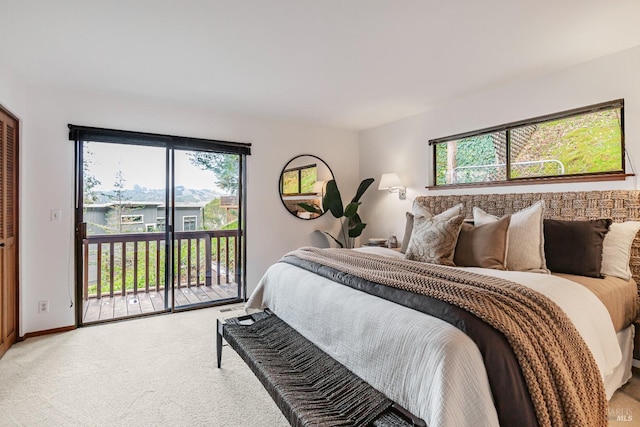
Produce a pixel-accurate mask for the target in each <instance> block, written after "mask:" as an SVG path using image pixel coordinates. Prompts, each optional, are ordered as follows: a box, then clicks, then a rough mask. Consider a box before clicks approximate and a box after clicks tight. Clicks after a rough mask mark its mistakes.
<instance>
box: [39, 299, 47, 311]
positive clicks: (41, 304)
mask: <svg viewBox="0 0 640 427" xmlns="http://www.w3.org/2000/svg"><path fill="white" fill-rule="evenodd" d="M48 312H49V300H44V301H38V313H48Z"/></svg>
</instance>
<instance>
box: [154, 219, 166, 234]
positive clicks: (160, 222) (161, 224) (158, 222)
mask: <svg viewBox="0 0 640 427" xmlns="http://www.w3.org/2000/svg"><path fill="white" fill-rule="evenodd" d="M165 224H166V223H165V220H164V218H157V219H156V229H157V230H158V231H165V230H166V228H165Z"/></svg>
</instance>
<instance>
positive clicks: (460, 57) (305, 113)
mask: <svg viewBox="0 0 640 427" xmlns="http://www.w3.org/2000/svg"><path fill="white" fill-rule="evenodd" d="M638 17H640V1H638V0H615V1H603V0H561V1H559V0H535V1H533V0H526V1H525V0H518V1H513V0H483V1H478V0H447V1H445V0H315V1H314V0H174V1H169V0H101V1H99V0H58V1H49V0H39V1H35V0H0V39H1V40H3V49H2V59H0V62H3V63H4V64H5V65H4V66H7V65H9V67H10V68H11V69H12V70H13V71H14V72H15V73H16V74H17V75H20V76H22V77H23V78H24V79H25V80H26V81H37V82H39V83H41V84H46V85H55V86H62V87H74V88H77V89H80V90H90V91H94V90H95V91H108V92H113V93H126V94H132V95H135V96H141V97H145V98H147V99H153V100H155V99H157V100H162V101H170V102H176V103H187V104H193V105H194V106H199V107H206V108H210V109H214V110H218V111H224V112H229V113H233V114H242V115H247V116H252V117H265V118H272V119H278V120H292V121H301V122H309V123H315V124H319V125H326V126H333V127H340V128H346V129H353V130H363V129H368V128H372V127H375V126H378V125H381V124H384V123H388V122H391V121H394V120H398V119H401V118H404V117H407V116H410V115H412V114H417V113H419V112H422V111H425V110H428V109H429V108H432V107H433V106H435V105H438V104H441V103H445V102H448V101H450V100H452V99H455V98H458V97H460V96H463V95H465V94H470V93H473V92H477V91H482V90H486V89H489V88H491V87H495V86H497V85H502V84H505V83H508V82H511V81H517V80H520V79H525V78H529V77H532V76H535V75H540V74H544V73H550V72H554V71H557V70H560V69H564V68H567V67H570V66H572V65H574V64H578V63H581V62H585V61H589V60H591V59H594V58H598V57H602V56H605V55H607V54H610V53H613V52H618V51H621V50H625V49H628V48H631V47H634V46H639V45H640V26H639V25H637V20H638Z"/></svg>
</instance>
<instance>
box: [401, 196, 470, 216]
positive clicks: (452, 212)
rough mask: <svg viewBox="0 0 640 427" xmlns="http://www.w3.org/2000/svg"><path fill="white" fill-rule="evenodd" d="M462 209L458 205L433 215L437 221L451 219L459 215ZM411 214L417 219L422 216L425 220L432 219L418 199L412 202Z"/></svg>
mask: <svg viewBox="0 0 640 427" xmlns="http://www.w3.org/2000/svg"><path fill="white" fill-rule="evenodd" d="M463 209H464V205H463V204H462V203H458V204H457V205H455V206H453V207H451V208H449V209H447V210H446V211H444V212H441V213H439V214H438V215H435V217H437V218H439V219H449V218H453V217H454V216H458V215H460V214H461V213H462V210H463ZM411 212H412V213H413V216H414V217H418V216H423V217H425V218H433V217H434V215H433V214H432V213H431V211H430V210H429V209H427V207H426V206H424V205H423V204H422V203H420V201H419V200H418V199H415V200H414V201H413V207H412V208H411Z"/></svg>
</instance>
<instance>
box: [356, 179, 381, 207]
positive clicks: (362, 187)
mask: <svg viewBox="0 0 640 427" xmlns="http://www.w3.org/2000/svg"><path fill="white" fill-rule="evenodd" d="M373 181H375V179H373V178H367V179H363V180H362V182H361V183H360V185H359V186H358V191H356V195H355V196H354V197H353V199H352V200H351V203H357V202H358V201H359V200H360V197H362V195H363V194H364V192H365V191H367V188H369V186H370V185H371V184H373Z"/></svg>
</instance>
